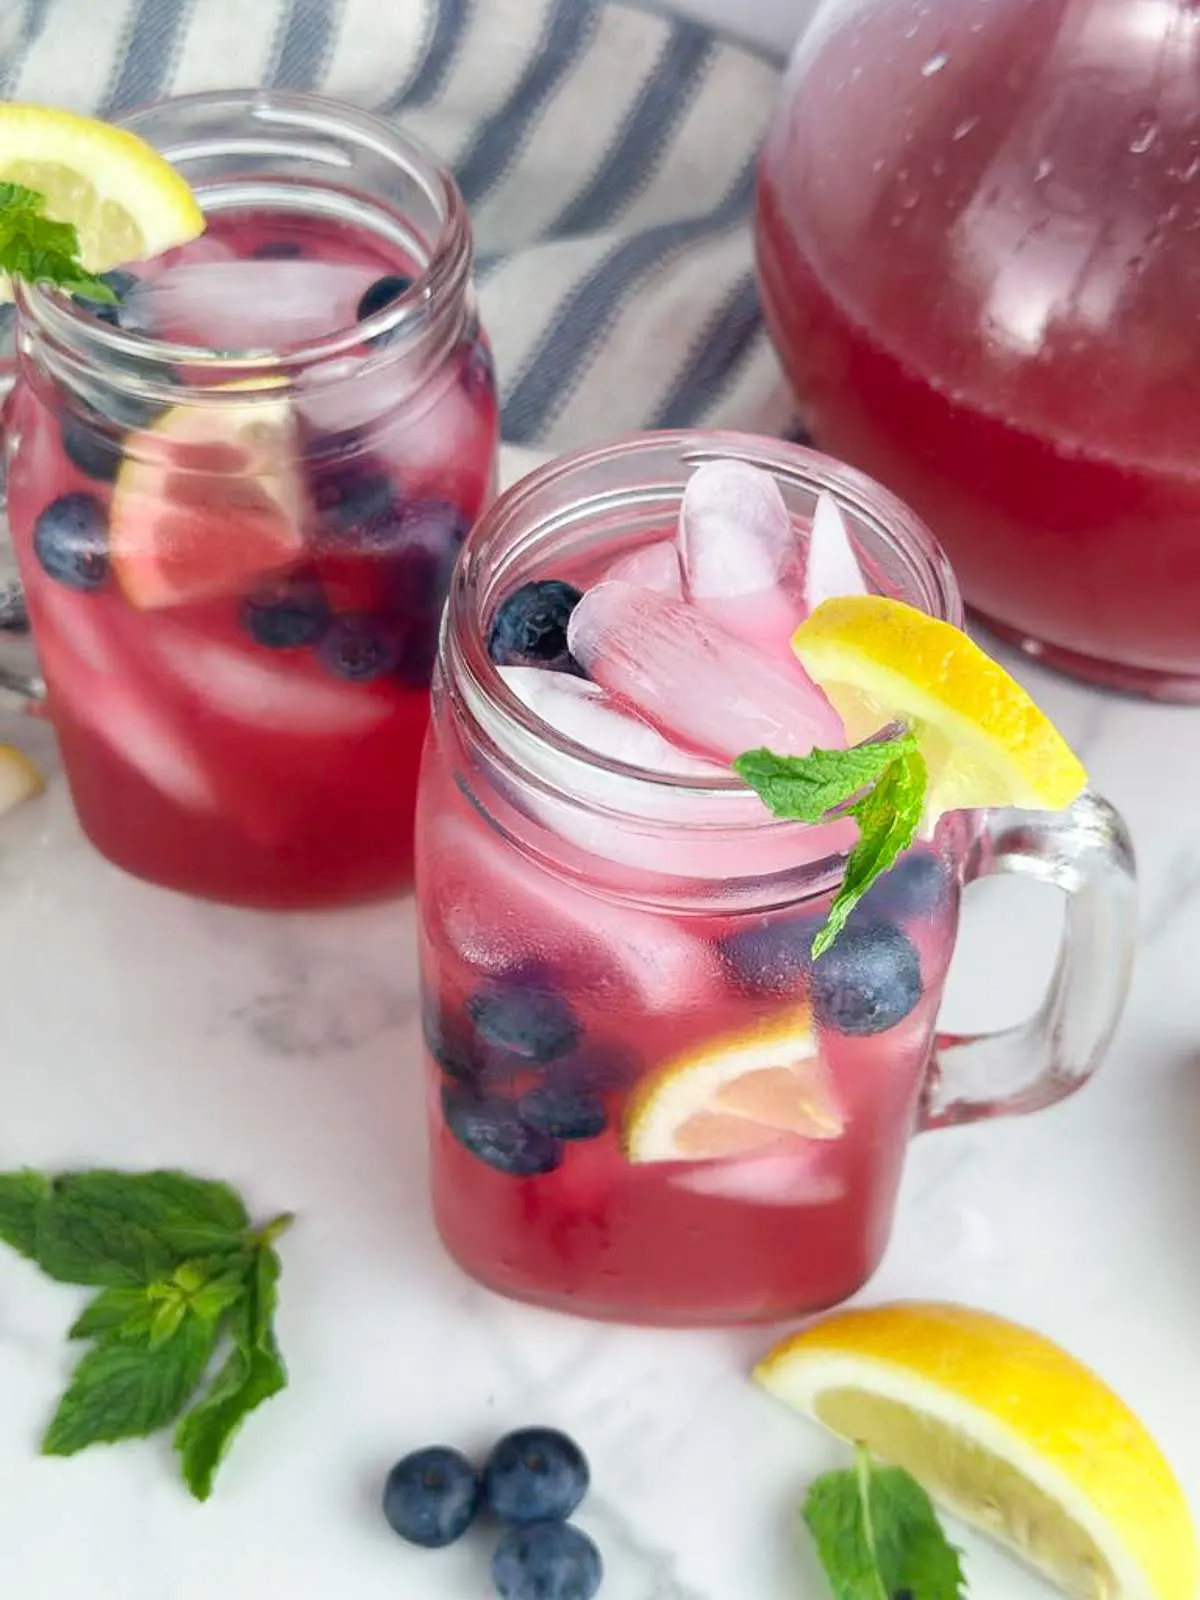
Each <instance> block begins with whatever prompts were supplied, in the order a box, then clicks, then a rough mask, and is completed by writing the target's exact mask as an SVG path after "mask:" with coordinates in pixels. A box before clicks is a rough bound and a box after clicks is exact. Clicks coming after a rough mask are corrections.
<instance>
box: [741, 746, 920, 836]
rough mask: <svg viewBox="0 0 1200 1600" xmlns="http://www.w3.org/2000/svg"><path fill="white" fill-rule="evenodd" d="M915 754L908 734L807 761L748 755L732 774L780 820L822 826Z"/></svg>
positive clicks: (765, 752)
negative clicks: (898, 761) (897, 763)
mask: <svg viewBox="0 0 1200 1600" xmlns="http://www.w3.org/2000/svg"><path fill="white" fill-rule="evenodd" d="M916 748H917V741H916V738H915V737H914V736H913V735H912V734H911V733H904V734H901V735H899V736H898V737H897V738H895V739H892V740H879V741H877V742H875V743H868V744H859V745H855V746H853V748H852V749H849V750H810V751H809V753H808V755H806V756H777V755H772V753H771V751H770V750H748V751H747V752H746V754H745V755H743V756H739V757H738V758H737V760H736V761H735V762H734V763H733V770H734V771H735V772H736V773H737V775H738V777H739V778H741V779H742V780H743V782H745V783H748V784H749V785H750V787H751V788H752V789H753V790H754V792H755V793H756V794H757V795H758V796H759V798H760V799H761V800H762V802H763V804H764V805H765V806H766V807H767V809H768V811H772V812H774V814H775V815H776V816H777V817H784V818H788V819H790V820H792V821H795V822H821V821H823V820H824V819H825V818H826V817H827V816H828V815H829V813H830V812H831V811H835V810H837V808H838V807H839V806H843V805H845V804H846V803H847V801H850V800H852V799H853V798H854V797H855V796H856V795H858V794H860V793H861V791H862V790H863V789H866V788H869V787H870V785H872V784H874V783H876V782H877V781H878V780H879V778H881V777H882V776H883V774H884V772H886V771H887V769H888V767H889V766H890V765H891V763H892V762H893V761H894V760H895V759H896V757H897V756H898V755H900V754H901V753H903V752H904V751H907V750H915V749H916Z"/></svg>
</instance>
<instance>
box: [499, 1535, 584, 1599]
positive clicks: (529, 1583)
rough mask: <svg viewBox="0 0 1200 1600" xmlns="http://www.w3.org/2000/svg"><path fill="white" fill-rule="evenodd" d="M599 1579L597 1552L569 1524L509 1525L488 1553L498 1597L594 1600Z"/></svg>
mask: <svg viewBox="0 0 1200 1600" xmlns="http://www.w3.org/2000/svg"><path fill="white" fill-rule="evenodd" d="M603 1581H604V1563H603V1562H602V1561H601V1559H600V1552H599V1550H597V1548H596V1546H595V1545H594V1544H593V1543H592V1541H591V1540H590V1539H589V1538H588V1536H587V1534H586V1533H584V1532H583V1531H582V1529H580V1528H573V1527H572V1526H571V1524H570V1523H569V1522H540V1523H535V1524H534V1525H533V1526H532V1527H528V1528H510V1529H509V1531H508V1532H507V1533H506V1534H505V1535H504V1537H503V1539H501V1541H500V1543H499V1545H497V1547H496V1553H495V1555H494V1556H493V1557H492V1583H493V1584H494V1585H495V1589H496V1593H497V1594H498V1595H499V1596H500V1600H592V1597H593V1595H596V1594H598V1593H599V1591H600V1585H601V1583H602V1582H603Z"/></svg>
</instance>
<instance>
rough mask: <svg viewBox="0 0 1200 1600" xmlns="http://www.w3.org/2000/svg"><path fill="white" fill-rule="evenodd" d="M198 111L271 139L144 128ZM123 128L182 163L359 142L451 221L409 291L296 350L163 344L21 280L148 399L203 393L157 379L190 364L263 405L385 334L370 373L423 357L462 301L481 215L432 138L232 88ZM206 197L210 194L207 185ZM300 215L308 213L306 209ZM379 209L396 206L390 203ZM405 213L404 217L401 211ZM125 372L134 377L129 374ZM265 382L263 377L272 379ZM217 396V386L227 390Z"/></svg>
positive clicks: (321, 99) (23, 295)
mask: <svg viewBox="0 0 1200 1600" xmlns="http://www.w3.org/2000/svg"><path fill="white" fill-rule="evenodd" d="M188 110H195V111H201V112H202V111H206V110H208V111H212V112H214V113H215V112H220V111H222V110H225V111H228V112H229V113H230V114H231V115H234V114H244V115H248V116H249V117H250V118H252V119H254V120H256V121H258V122H259V123H261V124H262V127H261V131H259V132H257V133H256V132H254V131H253V130H250V129H248V130H247V131H245V132H242V133H239V134H232V133H228V134H223V135H217V134H204V135H196V136H191V137H188V136H187V135H181V136H180V137H179V138H177V139H169V138H168V139H164V140H162V141H161V142H159V141H156V140H155V139H154V138H153V137H149V136H147V135H146V133H145V130H146V129H147V128H148V127H150V126H151V125H152V124H153V122H154V120H155V119H156V118H161V117H163V116H170V115H171V114H173V113H179V112H186V111H188ZM114 125H115V126H117V127H121V128H128V129H130V130H131V131H133V132H136V133H138V134H139V135H140V136H143V137H147V142H148V143H150V144H153V145H154V146H155V148H156V149H158V150H160V152H161V153H162V154H163V155H164V156H166V158H167V159H168V160H169V161H172V162H175V161H177V160H182V159H187V158H196V157H198V156H200V155H203V154H205V153H211V154H220V153H221V152H222V151H228V152H229V153H234V152H235V151H237V150H239V149H241V151H242V153H245V154H249V153H252V151H253V148H254V144H255V143H256V142H261V141H263V140H266V139H269V137H270V130H271V129H272V127H274V128H275V129H277V130H291V131H293V132H294V131H295V130H297V129H302V130H304V131H306V132H308V133H310V134H316V135H319V136H323V137H324V138H326V139H327V140H329V141H331V142H332V141H335V140H337V139H339V138H340V139H341V140H342V142H343V143H345V142H346V141H347V140H348V139H349V140H350V141H352V142H353V143H355V144H356V145H358V146H360V147H362V148H364V149H368V150H371V151H373V152H374V153H375V154H377V155H380V156H383V157H384V158H385V159H387V160H390V161H391V162H392V163H393V165H394V166H396V167H398V168H401V169H403V170H404V171H405V172H406V173H408V174H409V175H411V176H413V177H415V178H416V180H417V181H418V182H419V183H420V184H421V186H422V187H423V189H424V190H425V192H426V194H427V195H428V196H429V198H430V201H431V203H432V204H433V205H434V206H435V207H436V208H437V210H438V212H439V215H440V226H439V228H438V232H437V235H436V237H435V238H434V239H433V240H432V241H431V248H430V252H429V257H428V260H427V261H426V262H425V263H424V265H423V266H422V267H421V270H420V271H419V272H418V273H417V275H416V276H415V277H414V279H413V282H412V285H411V286H410V287H409V288H408V289H407V290H405V292H404V293H403V294H402V295H400V296H398V297H397V299H396V300H394V301H393V302H392V303H391V304H390V305H388V306H385V307H384V308H383V309H382V310H380V311H376V312H374V313H372V315H371V316H369V317H367V318H365V319H364V320H363V321H362V322H359V323H354V324H352V325H350V326H348V327H345V328H339V329H335V330H334V331H333V332H332V333H329V334H325V335H322V336H321V337H320V338H318V339H311V340H307V341H305V342H304V343H302V344H296V345H291V346H288V347H287V349H285V350H273V349H265V348H264V349H257V348H253V347H251V348H247V349H244V350H225V351H213V350H210V349H208V348H207V347H206V346H203V345H191V344H181V343H178V342H176V341H170V340H162V339H155V338H153V337H151V336H149V335H145V334H141V333H138V332H135V331H133V330H131V329H122V328H115V327H113V326H112V325H111V324H110V323H107V322H104V321H103V320H101V319H100V318H98V317H95V316H92V315H91V314H90V313H89V312H87V311H85V310H84V309H83V308H82V307H80V306H78V305H77V304H76V303H75V301H74V299H73V297H72V296H71V295H70V294H68V293H66V292H65V291H64V290H61V289H57V288H54V287H52V286H50V285H45V284H36V283H35V284H28V283H23V282H20V281H18V282H16V283H15V284H14V286H13V291H14V299H15V301H16V303H17V307H18V310H19V311H20V312H21V314H22V316H23V317H26V318H28V319H29V321H30V322H31V323H32V324H33V325H34V326H36V327H37V329H38V330H39V332H40V333H42V334H44V335H46V336H48V337H49V338H51V339H52V340H54V341H55V343H56V344H58V345H59V346H60V347H62V348H65V349H66V350H67V351H68V352H69V353H70V354H71V356H72V357H73V358H74V359H75V360H79V361H82V362H84V363H86V364H87V365H89V366H91V365H94V364H98V363H104V364H106V365H107V366H109V367H112V368H116V369H117V370H120V365H121V361H122V359H124V360H125V361H130V360H134V361H136V362H137V363H138V367H139V369H140V370H139V372H138V374H137V375H136V376H137V377H138V378H139V379H140V380H141V381H140V387H141V388H142V389H143V390H144V391H145V392H147V393H150V392H151V388H152V386H153V387H154V388H155V389H157V388H160V387H161V389H162V390H163V391H164V392H165V391H169V392H170V393H171V394H172V395H174V394H177V393H178V392H179V390H180V389H181V388H183V389H186V390H188V391H189V393H194V392H195V388H196V387H197V386H196V385H194V384H192V383H191V382H188V383H184V384H180V383H178V382H171V381H169V380H168V379H167V378H166V377H163V378H162V379H161V380H159V381H156V379H155V378H151V377H150V376H149V375H150V374H151V373H157V372H159V371H160V370H161V372H162V373H163V374H167V373H170V372H171V371H172V370H173V369H174V368H176V367H178V366H181V365H182V366H186V367H188V368H189V369H191V370H192V371H193V372H197V373H211V374H214V375H226V376H227V377H229V378H230V379H234V380H242V381H245V382H247V383H248V384H250V385H252V387H251V388H249V390H248V391H243V393H242V394H241V396H240V401H241V403H245V401H246V400H247V398H249V399H251V400H253V399H254V398H256V394H255V390H256V389H261V390H269V389H270V388H271V387H272V386H274V387H277V386H278V384H279V381H280V378H281V377H283V378H286V377H287V376H288V375H289V374H290V373H291V372H293V371H296V370H301V369H303V370H311V369H312V368H314V367H316V366H319V365H320V364H322V363H326V362H332V361H337V360H338V359H339V358H343V357H348V356H350V355H353V354H354V353H355V352H361V349H362V347H363V346H364V345H365V344H368V342H369V341H377V340H378V339H379V337H380V335H386V336H387V337H386V342H385V343H384V344H378V343H374V344H372V346H371V348H372V352H373V353H372V355H371V356H367V357H362V356H361V355H360V356H359V370H360V371H362V372H373V371H377V370H378V369H379V368H380V367H383V366H388V365H392V364H395V363H396V362H397V361H398V360H399V359H403V358H404V357H405V356H406V355H411V354H413V353H414V352H415V351H418V350H419V349H420V347H421V346H422V344H423V343H425V342H426V341H427V340H428V338H429V336H430V333H431V331H432V330H434V329H436V328H437V326H438V323H439V321H440V317H439V313H438V307H439V306H445V304H446V303H447V300H448V299H449V300H451V301H452V300H453V299H454V298H455V297H457V296H461V294H462V291H463V289H464V288H465V285H466V283H467V281H468V279H469V277H470V273H471V269H472V264H473V255H474V245H473V238H472V233H471V226H470V219H469V217H468V214H467V208H466V203H465V201H464V200H463V197H462V194H461V192H460V190H459V187H458V184H457V182H456V181H455V178H454V176H453V174H452V173H451V171H450V170H449V168H448V167H447V166H445V165H444V164H443V163H442V162H441V161H440V160H439V159H438V157H437V156H436V155H435V154H434V153H433V151H432V150H430V149H429V147H428V146H427V145H426V144H424V143H423V141H421V140H420V139H418V138H416V137H414V136H413V135H412V134H410V133H408V132H406V131H402V130H401V129H400V128H398V127H396V126H394V125H393V124H392V123H390V122H386V121H384V119H383V118H381V117H378V116H376V115H375V114H374V113H373V112H370V111H364V110H361V109H359V108H358V107H356V106H351V105H348V104H345V103H344V102H342V101H340V100H335V99H331V98H329V97H328V96H324V95H315V94H299V93H291V92H276V91H275V90H263V89H245V90H228V89H221V90H208V91H203V92H201V93H197V94H186V95H175V96H171V97H169V98H166V99H162V100H157V101H155V102H153V104H151V105H149V106H144V107H141V108H139V109H138V110H136V111H133V112H130V113H128V114H127V115H125V116H122V117H120V118H118V119H117V120H116V122H115V124H114ZM209 146H211V147H212V148H211V150H210V149H209ZM272 148H273V149H274V151H275V153H276V154H281V155H282V154H283V153H284V152H281V151H279V150H278V148H277V146H272ZM223 186H225V187H227V186H228V182H227V181H226V182H225V184H224V185H223V184H222V182H221V181H220V180H218V181H216V182H215V183H214V185H213V188H214V191H216V192H219V190H220V189H221V187H223ZM312 186H315V185H310V187H312ZM199 192H200V196H201V198H203V197H204V195H205V189H204V186H203V185H201V186H200V191H199ZM202 209H206V214H207V209H216V210H220V209H221V207H220V206H216V207H215V208H204V207H202ZM297 209H303V207H302V206H298V207H297ZM378 209H380V210H383V209H385V208H384V207H383V206H380V207H379V208H378ZM393 209H394V210H395V208H393ZM395 214H396V215H400V214H401V213H399V212H398V211H395ZM200 237H203V235H201V236H200ZM124 375H125V376H127V377H128V376H130V374H129V373H126V374H124ZM147 380H148V381H147ZM255 380H261V383H258V382H256V381H255ZM272 380H273V384H272ZM334 381H336V378H335V380H334ZM212 388H213V389H215V388H216V385H213V386H212ZM208 397H209V398H210V399H211V400H212V402H213V403H214V404H219V403H221V401H222V400H224V399H226V398H227V396H225V395H223V394H221V393H220V391H219V390H218V391H217V392H216V393H213V392H212V390H211V389H210V390H209V394H208ZM233 399H234V400H235V401H237V400H238V399H239V397H238V396H237V395H236V394H235V395H234V396H233Z"/></svg>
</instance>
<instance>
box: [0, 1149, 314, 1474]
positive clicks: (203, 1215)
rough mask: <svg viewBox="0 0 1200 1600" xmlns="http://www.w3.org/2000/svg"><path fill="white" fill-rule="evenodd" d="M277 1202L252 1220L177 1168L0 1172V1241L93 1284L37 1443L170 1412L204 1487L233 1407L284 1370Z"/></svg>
mask: <svg viewBox="0 0 1200 1600" xmlns="http://www.w3.org/2000/svg"><path fill="white" fill-rule="evenodd" d="M291 1222H292V1218H291V1216H290V1214H286V1213H285V1214H284V1215H282V1216H279V1217H276V1218H275V1219H274V1220H273V1221H272V1222H270V1223H268V1224H267V1225H266V1226H265V1227H263V1228H260V1229H255V1228H254V1227H253V1226H252V1224H251V1221H250V1217H249V1214H248V1212H247V1210H246V1208H245V1205H244V1204H243V1203H242V1200H241V1198H240V1196H239V1195H238V1194H237V1193H236V1191H235V1190H233V1189H231V1188H230V1187H229V1186H228V1185H227V1184H223V1183H215V1182H212V1181H211V1180H208V1179H201V1178H193V1177H191V1176H189V1175H188V1174H186V1173H181V1172H169V1171H157V1172H138V1173H129V1172H115V1171H108V1170H104V1169H100V1170H97V1171H94V1172H70V1173H64V1174H62V1175H60V1176H59V1177H56V1178H53V1179H50V1178H47V1177H45V1176H43V1175H42V1174H40V1173H36V1172H13V1173H0V1240H3V1241H4V1242H5V1243H7V1244H10V1245H11V1246H12V1247H13V1248H14V1249H17V1250H19V1251H21V1253H22V1254H24V1255H27V1256H29V1257H31V1258H32V1259H33V1260H34V1261H36V1262H37V1264H38V1265H39V1266H40V1267H41V1268H42V1270H43V1271H44V1272H45V1273H46V1274H47V1275H48V1276H50V1277H52V1278H56V1279H58V1280H59V1281H61V1282H67V1283H74V1284H80V1285H83V1286H86V1287H93V1288H96V1289H98V1290H99V1292H98V1293H97V1294H96V1295H94V1296H93V1298H92V1300H91V1302H90V1303H89V1304H88V1305H87V1306H86V1307H85V1308H84V1310H83V1312H82V1313H81V1314H80V1315H79V1316H78V1317H77V1318H76V1320H75V1322H74V1324H73V1325H72V1327H71V1329H70V1335H69V1336H70V1337H71V1338H72V1339H90V1340H92V1341H94V1342H93V1344H92V1346H91V1348H90V1349H89V1350H87V1351H86V1352H85V1354H84V1355H83V1357H82V1359H81V1360H80V1362H79V1364H78V1366H77V1367H76V1369H75V1374H74V1376H73V1378H72V1380H71V1384H70V1386H69V1387H68V1389H67V1391H66V1392H65V1394H64V1395H63V1397H62V1399H61V1401H60V1403H59V1407H58V1411H57V1413H56V1414H55V1417H54V1419H53V1421H52V1422H51V1424H50V1427H49V1429H48V1431H47V1433H46V1437H45V1440H44V1442H43V1446H42V1448H43V1451H44V1453H45V1454H47V1455H71V1454H74V1452H75V1451H77V1450H82V1449H84V1448H85V1447H86V1446H87V1445H89V1444H97V1443H102V1442H111V1441H114V1440H117V1439H126V1438H133V1437H139V1436H142V1435H144V1434H148V1433H153V1432H155V1431H157V1430H158V1429H160V1428H164V1427H167V1426H169V1425H170V1424H172V1423H175V1422H177V1421H178V1420H179V1419H180V1414H181V1413H182V1412H183V1411H184V1409H185V1407H186V1406H187V1405H188V1403H189V1402H190V1401H191V1400H192V1399H193V1398H194V1397H195V1395H196V1393H197V1392H198V1390H199V1389H200V1388H201V1385H202V1384H203V1381H204V1379H205V1377H206V1375H207V1374H208V1372H209V1368H210V1367H211V1365H212V1363H213V1362H214V1360H215V1359H217V1358H218V1357H219V1356H220V1354H221V1353H222V1351H224V1352H226V1354H225V1360H224V1363H223V1365H222V1366H221V1367H220V1368H219V1369H218V1371H217V1373H216V1376H215V1377H214V1378H213V1379H212V1382H211V1386H210V1388H209V1390H208V1393H207V1394H206V1395H205V1396H204V1398H203V1399H202V1400H201V1401H200V1403H199V1404H198V1405H197V1407H196V1408H195V1410H194V1411H193V1412H192V1413H190V1414H189V1415H188V1416H185V1417H184V1418H183V1419H182V1421H180V1422H179V1427H178V1430H177V1444H178V1446H179V1449H180V1452H181V1456H182V1466H183V1471H184V1477H185V1479H186V1481H187V1483H188V1485H189V1487H190V1488H191V1489H192V1491H193V1493H195V1494H196V1495H197V1497H198V1498H200V1499H206V1498H207V1497H208V1495H209V1494H210V1493H211V1492H212V1485H213V1477H214V1474H215V1472H216V1469H217V1467H218V1466H219V1464H220V1462H221V1461H222V1460H223V1458H224V1456H225V1454H226V1453H227V1451H228V1448H229V1445H230V1443H231V1441H232V1439H233V1436H234V1434H235V1432H236V1431H237V1428H238V1427H239V1426H240V1424H241V1422H242V1420H243V1419H244V1418H245V1417H246V1416H247V1415H248V1414H249V1412H250V1411H251V1410H253V1409H254V1408H255V1407H256V1406H258V1405H261V1404H262V1402H263V1401H264V1400H267V1399H269V1398H270V1397H271V1396H272V1395H274V1394H277V1393H278V1392H279V1391H280V1390H281V1389H282V1388H284V1387H285V1386H286V1383H287V1372H286V1370H285V1368H284V1365H283V1360H282V1358H281V1356H280V1354H279V1349H278V1345H277V1343H276V1340H275V1332H274V1316H275V1310H276V1305H277V1301H278V1287H277V1286H278V1281H279V1275H280V1271H281V1263H280V1259H279V1256H278V1253H277V1252H276V1250H275V1241H276V1240H277V1239H278V1237H279V1236H280V1235H281V1234H282V1233H283V1232H284V1231H285V1229H286V1228H287V1227H289V1226H290V1224H291Z"/></svg>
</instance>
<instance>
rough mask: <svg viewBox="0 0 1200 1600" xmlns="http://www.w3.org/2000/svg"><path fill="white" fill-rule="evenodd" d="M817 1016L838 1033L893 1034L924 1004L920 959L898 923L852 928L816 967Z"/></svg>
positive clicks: (856, 924)
mask: <svg viewBox="0 0 1200 1600" xmlns="http://www.w3.org/2000/svg"><path fill="white" fill-rule="evenodd" d="M812 998H813V1012H814V1014H815V1016H816V1018H817V1021H818V1022H819V1023H821V1024H822V1025H823V1026H824V1027H826V1028H833V1029H835V1030H836V1031H837V1032H838V1033H848V1034H854V1035H858V1036H863V1035H867V1034H872V1033H883V1032H885V1031H886V1030H887V1029H888V1028H894V1027H895V1026H896V1024H897V1023H898V1022H902V1021H903V1020H904V1018H905V1017H906V1016H907V1015H908V1014H909V1012H910V1011H911V1010H912V1008H913V1007H914V1006H915V1005H916V1003H917V1001H918V1000H919V999H920V998H921V959H920V957H919V956H918V954H917V950H916V946H915V945H914V944H913V942H912V940H911V939H910V938H909V937H908V935H907V934H906V933H904V932H903V931H902V930H901V929H900V928H898V927H897V926H896V924H895V923H894V922H865V921H864V922H855V921H853V920H851V922H850V923H849V924H848V925H847V926H846V927H845V928H844V929H843V930H842V932H841V933H840V934H839V936H838V938H837V939H836V940H835V941H834V943H833V944H832V945H831V946H830V948H829V949H828V950H827V951H826V952H825V954H824V955H823V956H820V957H819V958H818V959H817V960H816V961H815V962H814V963H813V965H812Z"/></svg>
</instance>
